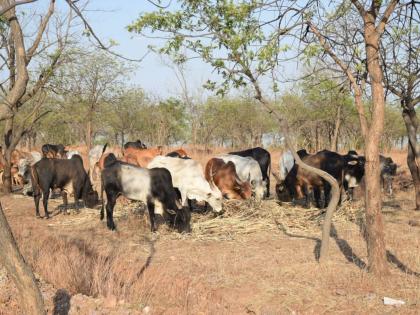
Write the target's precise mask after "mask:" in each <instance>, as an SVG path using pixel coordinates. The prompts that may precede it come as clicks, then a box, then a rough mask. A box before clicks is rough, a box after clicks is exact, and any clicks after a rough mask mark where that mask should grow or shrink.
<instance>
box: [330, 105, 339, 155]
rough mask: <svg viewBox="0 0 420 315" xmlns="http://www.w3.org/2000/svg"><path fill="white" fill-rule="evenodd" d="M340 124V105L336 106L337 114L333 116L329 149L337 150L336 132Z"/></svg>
mask: <svg viewBox="0 0 420 315" xmlns="http://www.w3.org/2000/svg"><path fill="white" fill-rule="evenodd" d="M340 125H341V105H339V106H338V108H337V116H336V118H335V127H334V134H333V137H332V140H331V151H338V133H339V131H340Z"/></svg>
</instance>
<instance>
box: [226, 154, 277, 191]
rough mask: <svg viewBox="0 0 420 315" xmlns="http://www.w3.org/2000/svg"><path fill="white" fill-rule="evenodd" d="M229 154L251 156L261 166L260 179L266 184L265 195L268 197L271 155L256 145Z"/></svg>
mask: <svg viewBox="0 0 420 315" xmlns="http://www.w3.org/2000/svg"><path fill="white" fill-rule="evenodd" d="M229 154H233V155H239V156H242V157H252V158H253V159H254V160H255V161H257V162H258V165H259V166H260V168H261V174H262V179H263V181H264V182H265V185H266V191H265V197H267V198H268V197H270V171H271V155H270V152H268V151H267V150H265V149H263V148H260V147H256V148H252V149H247V150H243V151H236V152H230V153H229Z"/></svg>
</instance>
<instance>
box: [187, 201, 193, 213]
mask: <svg viewBox="0 0 420 315" xmlns="http://www.w3.org/2000/svg"><path fill="white" fill-rule="evenodd" d="M187 203H188V208H189V209H190V211H193V206H192V200H191V199H188V198H187Z"/></svg>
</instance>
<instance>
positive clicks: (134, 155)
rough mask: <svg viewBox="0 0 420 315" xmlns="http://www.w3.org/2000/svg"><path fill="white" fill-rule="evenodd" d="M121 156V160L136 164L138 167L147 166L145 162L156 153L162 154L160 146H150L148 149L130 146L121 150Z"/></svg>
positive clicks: (147, 162) (151, 158)
mask: <svg viewBox="0 0 420 315" xmlns="http://www.w3.org/2000/svg"><path fill="white" fill-rule="evenodd" d="M123 155H124V156H123V157H122V158H121V160H122V161H124V162H127V163H130V164H133V165H137V166H140V167H147V164H149V162H150V161H151V160H153V158H154V157H156V156H158V155H162V147H160V146H159V147H157V148H150V149H136V148H132V147H128V148H127V149H124V151H123Z"/></svg>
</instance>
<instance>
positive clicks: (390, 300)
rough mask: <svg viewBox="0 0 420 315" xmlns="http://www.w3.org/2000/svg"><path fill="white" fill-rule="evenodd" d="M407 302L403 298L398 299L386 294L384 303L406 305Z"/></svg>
mask: <svg viewBox="0 0 420 315" xmlns="http://www.w3.org/2000/svg"><path fill="white" fill-rule="evenodd" d="M404 304H405V302H404V301H403V300H396V299H393V298H390V297H387V296H384V305H395V306H400V305H404Z"/></svg>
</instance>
